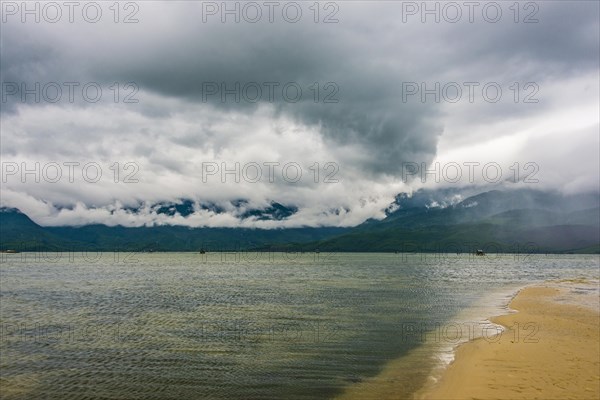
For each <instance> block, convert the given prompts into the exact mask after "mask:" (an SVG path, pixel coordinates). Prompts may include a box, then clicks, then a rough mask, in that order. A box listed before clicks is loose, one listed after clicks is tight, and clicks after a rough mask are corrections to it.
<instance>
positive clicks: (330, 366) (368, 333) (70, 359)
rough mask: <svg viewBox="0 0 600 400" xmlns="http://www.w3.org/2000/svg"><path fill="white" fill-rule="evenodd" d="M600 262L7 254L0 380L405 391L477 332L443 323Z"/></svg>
mask: <svg viewBox="0 0 600 400" xmlns="http://www.w3.org/2000/svg"><path fill="white" fill-rule="evenodd" d="M599 267H600V265H599V258H598V256H597V255H591V256H579V255H569V256H556V255H548V256H546V255H529V256H526V255H488V256H486V257H474V256H472V255H465V254H463V255H454V254H452V255H447V254H446V255H439V254H438V255H434V254H408V255H406V254H348V253H346V254H329V253H319V254H316V253H310V254H308V253H306V254H286V253H227V254H221V253H210V254H205V255H200V254H192V253H149V254H124V253H90V254H81V253H76V254H66V253H63V254H58V253H49V254H36V253H21V254H12V255H7V254H3V255H2V259H1V263H0V272H1V275H0V277H1V297H0V299H1V302H0V311H1V313H0V317H1V327H2V332H1V341H0V349H1V353H0V368H1V369H0V378H1V382H0V393H1V394H2V397H3V398H7V399H8V398H23V399H36V398H40V399H41V398H44V399H101V398H102V399H107V398H110V399H329V398H335V397H336V396H340V395H348V394H351V392H352V389H353V387H356V386H358V385H360V384H361V382H365V381H368V380H369V379H371V378H372V377H374V376H377V375H378V374H380V373H381V371H382V370H384V369H385V368H386V367H389V366H390V365H394V368H396V369H397V370H398V371H399V372H398V374H397V375H398V377H399V378H398V379H396V383H395V385H396V388H397V389H395V390H397V394H398V397H399V398H409V397H410V396H411V394H412V393H413V392H414V391H416V390H417V389H419V388H420V387H421V386H422V385H423V384H424V383H425V381H426V379H427V377H428V376H429V375H430V374H431V371H432V368H434V367H435V366H436V365H437V363H439V362H440V359H442V358H443V357H441V356H440V355H441V354H442V353H443V352H444V351H447V349H448V346H447V345H449V344H456V341H455V340H454V339H456V338H457V337H458V336H460V338H459V339H460V340H466V339H468V338H469V337H468V336H469V335H471V333H470V332H469V333H468V334H467V331H468V329H467V330H464V331H461V332H460V333H459V334H457V332H456V331H453V333H448V332H447V331H445V332H444V333H443V334H441V333H440V332H441V331H440V330H439V327H440V326H448V324H452V323H453V321H459V322H461V323H464V322H465V321H467V320H469V318H473V321H476V320H477V319H478V318H479V320H481V319H485V318H486V317H488V316H490V315H491V313H493V311H494V310H497V309H498V307H500V306H501V305H502V304H506V302H507V301H508V298H509V296H510V295H511V294H512V293H514V291H515V290H516V288H518V287H521V286H523V285H525V284H529V283H535V282H539V281H543V280H547V279H563V278H578V277H584V278H591V279H598V275H599ZM465 318H466V319H465ZM462 326H463V327H464V326H465V325H462ZM473 326H475V325H473ZM432 332H433V333H432ZM436 332H437V333H438V334H436ZM450 347H451V346H450Z"/></svg>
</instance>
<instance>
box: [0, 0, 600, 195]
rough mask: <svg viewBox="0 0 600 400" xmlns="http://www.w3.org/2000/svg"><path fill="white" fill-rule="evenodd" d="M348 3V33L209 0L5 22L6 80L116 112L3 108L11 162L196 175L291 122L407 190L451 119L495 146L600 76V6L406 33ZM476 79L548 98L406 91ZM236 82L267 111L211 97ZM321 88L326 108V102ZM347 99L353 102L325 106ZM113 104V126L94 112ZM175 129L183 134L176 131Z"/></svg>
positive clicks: (467, 134)
mask: <svg viewBox="0 0 600 400" xmlns="http://www.w3.org/2000/svg"><path fill="white" fill-rule="evenodd" d="M404 3H407V2H404ZM219 4H221V3H220V2H219ZM302 4H304V3H302ZM337 4H338V5H339V13H338V14H337V15H336V17H337V18H338V19H339V23H334V24H323V23H314V22H313V21H312V15H311V14H310V13H308V9H307V6H306V7H303V9H304V11H305V16H304V18H302V20H301V21H300V22H298V23H293V24H292V23H288V22H285V21H283V20H282V19H281V18H280V17H279V18H276V22H275V23H269V22H268V21H266V19H264V18H263V19H262V20H261V21H260V22H258V23H256V24H253V23H247V22H245V21H241V22H240V23H233V22H231V21H230V22H229V23H221V22H220V20H219V16H213V17H210V18H208V20H207V21H206V22H203V21H202V7H203V3H202V2H180V3H176V4H168V3H159V2H147V3H139V5H140V13H139V14H138V16H137V17H138V18H139V20H140V22H139V23H136V24H129V25H125V24H114V23H112V22H111V21H110V20H109V19H108V20H107V19H104V20H103V21H102V22H100V23H98V24H89V23H85V22H83V21H78V22H76V23H73V24H69V23H59V24H48V23H44V22H42V23H39V24H22V23H19V21H18V20H16V21H15V20H14V19H9V20H8V21H7V22H6V23H3V24H2V37H3V42H2V60H1V65H0V66H1V70H2V81H3V82H19V83H21V82H25V83H26V84H27V85H28V87H31V86H32V85H33V83H34V82H42V83H44V82H73V81H75V82H81V83H82V84H83V83H86V82H98V83H99V84H100V85H102V87H103V88H104V90H105V96H104V97H103V102H102V103H101V104H90V103H89V102H85V101H82V100H81V99H80V98H79V99H76V101H75V102H74V103H73V104H70V103H67V104H65V102H60V103H57V104H55V105H48V104H47V103H44V102H41V103H40V104H37V105H36V104H31V101H29V102H28V104H26V105H24V104H22V103H21V102H20V101H19V100H18V99H17V96H12V97H10V98H9V99H8V101H7V102H3V103H2V113H3V116H6V115H13V116H14V119H12V120H11V121H16V122H15V123H14V124H13V125H12V128H13V132H19V135H18V136H17V137H10V138H6V137H4V134H3V138H2V140H3V149H2V152H3V155H6V154H13V155H17V154H21V153H29V154H33V155H38V156H39V155H43V154H45V155H46V156H48V157H52V156H54V155H58V154H60V155H63V156H66V157H73V156H74V155H76V154H78V153H81V152H82V151H83V152H85V154H88V155H93V156H95V157H102V158H110V157H111V156H112V157H117V156H122V155H125V156H127V155H132V156H135V157H144V158H146V159H147V160H148V161H149V163H150V164H151V165H153V167H154V168H155V169H156V170H157V171H160V173H166V172H165V171H170V172H173V173H175V174H180V175H185V174H186V173H187V174H189V173H190V168H189V165H187V164H186V160H185V157H184V156H182V154H186V156H189V155H190V154H191V153H193V151H194V150H196V151H202V152H203V153H202V154H214V155H219V154H223V153H227V152H228V151H231V150H232V149H234V148H236V147H239V146H240V143H245V145H248V144H251V143H252V141H251V140H247V141H244V140H246V139H249V138H252V137H254V136H256V139H255V140H256V141H260V140H264V136H261V135H262V134H261V133H257V132H258V131H259V130H260V129H261V127H266V126H268V127H269V128H273V129H275V130H276V129H278V128H277V127H273V126H276V125H277V124H278V122H276V121H279V119H285V120H286V121H288V120H291V121H294V123H296V124H297V127H296V128H297V129H299V128H298V127H304V128H306V129H314V130H316V132H317V135H318V136H319V138H320V140H321V141H322V143H323V144H324V145H325V146H326V147H327V152H326V153H324V154H328V155H331V156H332V157H335V160H336V161H339V162H340V163H341V164H342V167H343V169H345V170H346V171H351V172H352V174H350V176H352V179H354V180H356V181H361V180H363V179H364V180H365V181H369V180H372V179H375V180H377V179H379V178H380V177H381V176H392V177H398V176H399V175H400V173H401V170H402V163H405V162H413V161H414V162H418V163H420V162H426V163H429V162H430V161H431V160H433V159H434V157H436V155H437V151H438V145H439V143H440V137H442V135H443V134H444V132H445V131H446V128H447V126H448V125H449V122H450V121H459V122H460V123H458V125H457V126H458V128H455V130H457V129H458V130H459V132H458V133H451V134H452V135H457V136H456V141H457V142H461V139H462V140H463V141H465V140H467V139H468V140H469V141H470V140H481V141H483V140H486V139H489V138H492V137H493V136H494V135H497V130H492V129H486V126H487V125H492V124H494V123H498V122H499V121H505V120H521V119H525V118H530V117H535V116H537V117H539V118H544V117H545V116H546V115H552V113H553V112H554V111H553V110H555V109H556V107H559V108H560V107H561V106H562V105H561V104H558V103H557V100H556V99H558V98H560V95H561V93H560V90H559V89H556V86H560V83H561V82H565V81H566V80H568V79H573V78H577V77H581V76H589V75H590V74H594V73H595V74H597V70H598V51H599V50H598V35H599V33H598V29H599V28H598V26H599V23H598V18H597V16H598V7H599V5H598V3H597V2H560V1H556V2H537V3H533V4H536V5H537V6H538V7H539V10H538V11H537V12H536V14H535V16H534V18H536V19H538V20H539V22H537V23H530V24H524V23H522V20H523V18H524V17H525V15H527V12H526V10H521V14H520V15H519V19H520V21H519V23H515V22H514V21H513V17H514V15H513V14H512V12H511V11H510V10H509V6H510V4H509V3H500V4H501V5H502V10H503V16H502V19H501V20H500V21H499V22H497V23H490V22H488V21H485V20H484V19H483V18H482V16H481V12H480V11H477V12H476V13H475V21H474V22H473V23H471V22H469V21H467V17H466V14H465V15H463V18H462V20H461V21H460V22H458V23H449V22H446V21H444V19H443V18H442V20H441V21H440V23H435V22H434V21H433V18H432V17H431V16H429V17H428V20H427V21H428V22H427V23H422V22H421V15H420V14H416V15H410V16H408V17H407V21H406V22H404V21H403V16H402V10H403V7H404V5H403V2H371V3H367V2H347V3H344V2H338V3H337ZM414 4H416V5H417V6H421V5H422V4H423V3H421V2H416V3H414ZM430 4H433V3H430ZM443 4H444V3H439V6H440V7H442V5H443ZM458 4H462V3H460V2H459V3H458ZM482 4H483V3H482ZM511 4H512V3H511ZM480 9H481V8H479V9H478V10H480ZM463 13H466V9H465V8H464V7H463ZM473 81H475V82H482V83H485V82H489V81H495V82H500V83H501V84H502V85H504V90H505V91H506V92H505V98H508V97H510V92H509V91H508V86H509V85H510V84H511V83H513V82H520V83H524V82H535V83H536V84H538V85H539V86H540V96H541V98H542V99H543V100H546V101H541V102H539V103H538V104H532V105H527V106H523V104H520V103H515V102H511V101H503V102H500V103H495V104H489V103H486V102H483V101H481V99H480V98H479V100H478V101H476V102H475V104H473V105H469V104H467V106H466V107H465V106H463V108H462V109H454V108H452V109H448V108H447V106H448V104H444V103H443V102H441V103H436V102H434V101H431V100H430V98H429V100H428V101H425V102H421V101H419V97H418V96H415V97H412V98H411V99H410V101H405V99H404V98H403V93H402V92H403V83H405V82H417V83H420V82H427V83H428V85H433V84H434V83H435V82H441V83H442V84H443V83H444V82H473ZM113 82H119V83H120V84H125V83H127V82H133V83H135V84H136V85H137V87H139V94H138V96H137V97H138V98H140V102H139V103H138V104H133V105H127V106H125V105H123V104H117V105H114V104H112V105H111V104H110V102H109V101H108V100H107V99H109V98H110V96H111V95H112V93H111V92H110V91H109V90H108V89H107V88H108V87H109V86H110V85H111V84H112V83H113ZM236 82H239V83H240V85H241V86H243V85H244V84H247V83H251V82H256V83H258V84H259V85H260V86H261V87H263V92H262V96H261V98H260V100H259V101H257V102H249V101H246V100H245V99H244V98H242V99H241V101H239V102H236V101H234V100H233V96H231V95H228V96H227V97H226V101H224V102H223V101H221V96H220V91H219V93H217V94H215V95H208V94H207V92H206V90H207V88H208V86H207V85H211V84H213V83H214V84H216V85H221V84H224V85H226V87H227V88H232V87H234V85H235V84H236ZM267 82H274V83H277V84H278V86H277V87H276V89H275V92H274V93H275V97H274V100H273V101H270V99H268V95H267V89H265V87H264V85H263V84H264V83H267ZM289 82H293V83H295V84H297V85H299V87H301V88H302V91H303V93H302V97H301V99H300V100H299V101H297V102H291V101H286V99H285V98H283V96H282V92H281V89H282V87H283V85H285V84H286V83H289ZM315 82H316V83H317V84H318V87H319V99H318V101H317V102H315V101H314V98H313V96H314V92H313V91H312V90H311V89H310V88H311V87H314V86H312V85H313V84H314V83H315ZM592 83H593V82H592ZM327 84H330V86H327V88H326V87H325V85H327ZM550 87H553V89H552V90H550ZM213 88H214V86H213ZM331 93H334V95H333V100H337V102H332V103H324V102H323V100H324V98H325V96H326V95H328V94H331ZM100 105H102V106H103V107H104V108H102V110H103V112H105V113H106V114H103V115H93V112H94V109H96V108H95V107H98V106H100ZM31 106H33V107H39V108H40V109H44V108H45V107H48V106H52V107H57V108H58V109H60V112H56V111H48V113H49V114H52V115H47V116H46V119H45V121H51V120H52V118H53V116H54V118H55V119H56V123H55V124H47V126H36V127H34V128H31V126H30V125H28V124H27V123H26V121H23V120H22V119H19V117H18V116H19V115H20V114H19V112H21V111H22V112H23V113H25V111H26V109H27V107H31ZM263 106H269V107H271V110H272V114H269V116H268V117H264V121H263V120H262V119H261V121H263V123H262V125H260V126H259V125H254V126H252V127H250V126H249V125H250V124H249V123H248V122H247V120H246V119H245V118H250V119H252V118H253V117H254V116H257V115H258V116H260V117H261V118H262V114H261V112H262V111H261V110H262V108H261V107H263ZM467 107H468V108H467ZM20 110H21V111H20ZM69 110H71V111H72V113H71V112H70V111H69ZM44 112H45V111H40V113H41V114H42V115H45V114H44ZM129 113H131V114H129ZM120 117H122V118H124V119H123V120H120V119H119V118H120ZM256 119H260V118H258V117H257V118H256ZM174 121H178V122H181V123H180V124H179V125H176V126H175V125H173V123H174ZM232 121H233V122H232ZM230 125H231V126H230ZM57 131H58V132H57ZM284 131H285V130H282V132H284ZM307 136H308V135H307ZM277 137H278V138H279V137H280V138H284V137H285V135H284V134H283V133H281V134H280V135H278V136H277ZM271 139H272V138H271ZM271 139H268V140H271ZM288 139H289V138H288ZM288 139H286V140H288ZM114 143H119V146H115V145H114ZM274 146H275V145H274ZM277 146H279V147H277V148H276V149H274V150H273V152H274V153H277V155H278V156H279V157H281V158H285V157H290V154H291V155H292V156H295V155H296V154H295V153H293V152H292V150H295V147H298V144H297V143H296V142H291V141H290V142H286V141H285V140H283V139H282V141H281V143H278V144H277ZM128 149H129V150H128ZM249 154H250V155H249V156H252V154H253V153H249ZM302 154H304V153H302ZM304 157H306V156H304ZM196 172H197V171H196ZM150 173H151V174H152V173H157V172H156V171H154V170H153V171H150ZM157 174H159V173H157ZM381 182H384V181H381ZM184 194H185V195H186V196H191V194H190V193H182V194H181V195H184ZM267 194H268V195H270V194H271V193H268V191H267V192H265V194H264V196H267ZM351 195H352V190H351V189H348V196H351ZM174 196H175V195H174ZM115 197H116V196H115ZM155 197H156V198H157V199H158V198H159V197H160V194H157V195H155ZM238 197H239V196H238Z"/></svg>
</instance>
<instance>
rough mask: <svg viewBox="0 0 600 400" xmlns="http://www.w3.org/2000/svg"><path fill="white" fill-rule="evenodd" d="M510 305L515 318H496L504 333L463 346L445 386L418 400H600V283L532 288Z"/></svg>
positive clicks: (440, 384) (446, 375) (442, 381)
mask: <svg viewBox="0 0 600 400" xmlns="http://www.w3.org/2000/svg"><path fill="white" fill-rule="evenodd" d="M509 307H510V308H511V309H513V310H516V311H517V312H515V313H511V314H507V315H502V316H498V317H494V318H492V319H491V320H492V322H494V323H497V324H500V325H502V326H504V327H506V328H507V329H506V330H505V331H504V332H503V333H502V334H500V335H497V336H490V337H488V338H479V339H476V340H473V341H470V342H468V343H465V344H463V345H462V346H460V347H459V348H458V350H457V352H456V358H455V361H454V362H453V363H452V364H451V365H450V366H449V367H448V368H447V370H446V371H445V372H444V374H443V376H442V378H441V379H440V381H439V382H438V383H437V384H436V385H435V386H434V387H433V388H431V389H428V390H427V391H426V392H424V393H421V394H420V395H419V396H418V398H421V399H431V400H434V399H435V400H437V399H440V400H441V399H444V400H451V399H511V400H512V399H544V400H552V399H557V400H558V399H561V400H562V399H586V400H590V399H598V398H600V333H599V332H600V314H599V308H600V305H599V297H598V291H597V283H593V284H591V283H589V282H584V281H578V280H572V281H561V282H549V283H547V284H544V285H540V286H535V287H527V288H524V289H523V290H521V291H520V292H519V293H518V294H517V295H516V296H515V298H514V299H513V300H512V301H511V303H510V305H509Z"/></svg>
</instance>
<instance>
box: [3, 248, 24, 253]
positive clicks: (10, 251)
mask: <svg viewBox="0 0 600 400" xmlns="http://www.w3.org/2000/svg"><path fill="white" fill-rule="evenodd" d="M1 253H3V254H17V253H20V251H18V250H11V249H8V250H2V251H1Z"/></svg>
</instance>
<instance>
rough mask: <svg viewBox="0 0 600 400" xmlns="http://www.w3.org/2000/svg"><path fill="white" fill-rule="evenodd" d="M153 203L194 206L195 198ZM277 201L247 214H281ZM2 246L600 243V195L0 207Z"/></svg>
mask: <svg viewBox="0 0 600 400" xmlns="http://www.w3.org/2000/svg"><path fill="white" fill-rule="evenodd" d="M155 209H156V210H157V212H159V213H165V214H168V215H177V214H179V215H180V216H182V217H186V216H189V215H190V214H191V213H193V206H192V204H191V203H190V201H189V200H182V201H181V202H180V203H176V204H167V205H160V206H157V207H155ZM296 211H297V209H296V208H294V207H293V206H283V205H281V204H278V203H272V205H271V206H270V207H269V208H268V209H265V210H250V211H247V212H246V213H245V215H244V218H256V219H273V220H282V219H285V218H287V217H288V216H290V215H292V214H293V213H295V212H296ZM0 248H1V249H2V250H6V249H12V250H17V251H69V250H70V251H82V250H88V251H89V250H95V251H201V250H205V251H246V250H260V251H263V250H273V251H347V252H353V251H356V252H358V251H364V252H417V251H422V252H457V253H462V252H472V251H474V250H475V249H483V250H484V251H486V252H504V253H512V252H518V253H523V252H527V253H539V252H545V253H600V195H599V194H598V193H584V194H576V195H564V194H561V193H558V192H547V191H541V190H532V189H517V190H491V191H486V192H482V193H476V190H475V189H474V188H470V189H440V190H420V191H417V192H415V193H413V194H412V195H408V194H399V195H398V196H397V197H396V199H395V201H394V202H393V203H392V204H390V206H389V207H388V209H387V210H386V217H385V218H384V219H382V220H368V221H366V222H364V223H362V224H360V225H358V226H356V227H351V228H339V227H304V228H287V229H250V228H189V227H184V226H172V225H162V226H151V227H123V226H112V227H111V226H106V225H85V226H79V227H75V226H59V227H50V226H46V227H44V226H40V225H38V224H37V223H35V222H34V221H32V220H31V219H30V218H29V217H28V216H27V215H25V214H23V213H22V212H21V211H19V210H18V209H15V208H2V209H0Z"/></svg>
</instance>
